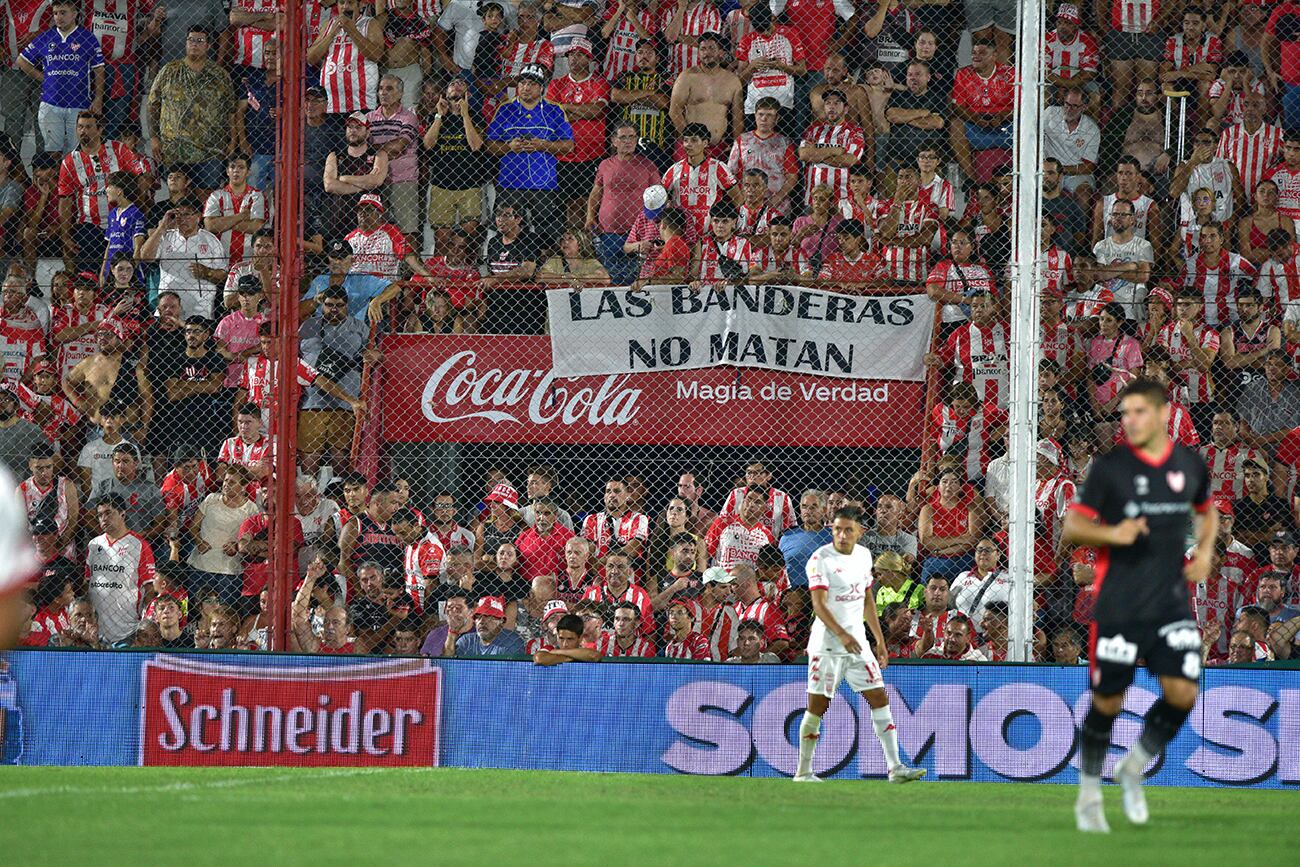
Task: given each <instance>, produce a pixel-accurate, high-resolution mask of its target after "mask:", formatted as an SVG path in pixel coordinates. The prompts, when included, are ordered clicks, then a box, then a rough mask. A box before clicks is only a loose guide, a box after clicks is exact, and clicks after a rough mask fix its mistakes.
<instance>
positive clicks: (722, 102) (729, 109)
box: [668, 33, 745, 159]
mask: <svg viewBox="0 0 1300 867" xmlns="http://www.w3.org/2000/svg"><path fill="white" fill-rule="evenodd" d="M699 45H700V65H699V66H695V67H692V68H691V69H688V70H686V71H685V72H683V73H682V74H681V75H680V76H678V78H677V83H676V84H674V85H673V94H672V97H671V99H670V100H669V102H668V117H669V119H671V120H672V122H673V126H675V127H677V132H678V133H679V134H680V133H681V132H682V131H683V130H685V129H686V126H687V124H692V123H702V124H704V125H705V126H707V127H708V128H709V133H710V136H711V138H710V141H709V151H708V153H709V156H712V157H716V158H718V159H726V156H727V154H726V151H727V148H729V147H730V146H731V141H732V139H733V138H735V137H736V136H738V135H740V134H741V133H743V132H744V131H745V85H744V84H743V83H742V82H741V80H740V78H739V77H738V76H737V75H736V73H734V72H731V71H729V70H726V69H723V68H722V66H721V63H722V60H723V58H724V56H725V54H724V52H723V50H722V37H721V36H719V35H718V34H716V33H705V34H704V35H703V36H701V37H700V42H699Z"/></svg>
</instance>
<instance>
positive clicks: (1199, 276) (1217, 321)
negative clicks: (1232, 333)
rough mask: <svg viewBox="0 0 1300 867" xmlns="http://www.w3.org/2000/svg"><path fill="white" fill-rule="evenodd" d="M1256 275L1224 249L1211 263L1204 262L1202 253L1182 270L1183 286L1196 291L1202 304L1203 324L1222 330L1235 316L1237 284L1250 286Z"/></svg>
mask: <svg viewBox="0 0 1300 867" xmlns="http://www.w3.org/2000/svg"><path fill="white" fill-rule="evenodd" d="M1257 274H1258V272H1257V271H1256V270H1255V266H1254V265H1252V264H1251V263H1250V261H1249V260H1247V259H1245V258H1244V257H1242V256H1238V255H1237V254H1236V253H1229V252H1228V251H1227V250H1220V251H1219V258H1218V260H1217V261H1214V262H1207V261H1205V254H1204V253H1202V254H1201V255H1199V256H1197V257H1196V261H1195V262H1194V263H1192V265H1191V267H1186V266H1185V267H1184V268H1183V285H1185V286H1187V287H1188V288H1189V289H1195V290H1196V293H1197V294H1198V295H1200V296H1201V298H1202V300H1203V301H1204V303H1205V312H1204V316H1205V324H1206V325H1209V326H1211V327H1214V328H1222V327H1223V326H1225V325H1227V324H1228V323H1229V322H1230V321H1232V320H1233V319H1235V318H1236V315H1237V286H1236V284H1237V283H1238V281H1242V280H1248V281H1250V282H1251V283H1252V284H1253V283H1254V280H1255V277H1256V276H1257Z"/></svg>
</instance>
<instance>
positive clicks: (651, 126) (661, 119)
mask: <svg viewBox="0 0 1300 867" xmlns="http://www.w3.org/2000/svg"><path fill="white" fill-rule="evenodd" d="M614 86H615V87H617V88H618V89H620V90H652V91H656V92H662V93H668V92H670V91H671V89H672V80H671V79H670V78H669V77H668V76H666V75H664V74H663V73H660V72H636V71H635V70H634V71H632V72H625V73H623V74H622V75H621V76H619V78H618V81H617V82H616V83H615V84H614ZM623 119H624V120H626V121H628V122H629V123H631V124H632V125H633V126H635V127H636V130H637V135H638V136H639V137H640V138H641V140H642V141H644V142H647V143H649V144H652V145H654V146H655V147H659V148H662V147H664V136H665V134H666V133H667V131H668V112H667V111H663V110H661V109H658V108H655V107H654V106H653V105H649V104H647V103H641V102H634V103H632V104H630V105H625V106H623Z"/></svg>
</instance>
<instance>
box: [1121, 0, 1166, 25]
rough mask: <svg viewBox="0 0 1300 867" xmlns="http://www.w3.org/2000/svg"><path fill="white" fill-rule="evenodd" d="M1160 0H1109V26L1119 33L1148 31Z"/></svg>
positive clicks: (1153, 22)
mask: <svg viewBox="0 0 1300 867" xmlns="http://www.w3.org/2000/svg"><path fill="white" fill-rule="evenodd" d="M1159 10H1160V0H1111V3H1110V26H1111V27H1112V28H1113V29H1115V30H1118V31H1120V32H1121V33H1150V32H1152V25H1154V24H1155V20H1156V13H1157V12H1159Z"/></svg>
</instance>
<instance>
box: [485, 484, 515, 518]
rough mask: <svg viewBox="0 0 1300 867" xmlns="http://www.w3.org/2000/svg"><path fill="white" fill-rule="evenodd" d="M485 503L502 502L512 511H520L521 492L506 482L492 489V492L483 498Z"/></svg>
mask: <svg viewBox="0 0 1300 867" xmlns="http://www.w3.org/2000/svg"><path fill="white" fill-rule="evenodd" d="M483 501H484V502H485V503H500V504H501V505H503V506H505V507H506V508H507V509H509V510H510V511H512V512H518V511H519V492H518V491H516V490H515V489H514V488H512V487H510V486H509V485H507V484H506V483H505V482H502V483H501V484H499V485H497V486H496V487H495V488H493V489H492V493H490V494H488V495H487V496H486V497H484V498H483Z"/></svg>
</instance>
